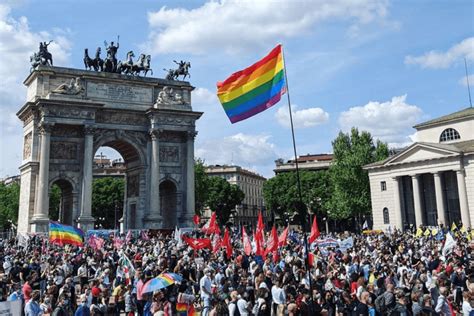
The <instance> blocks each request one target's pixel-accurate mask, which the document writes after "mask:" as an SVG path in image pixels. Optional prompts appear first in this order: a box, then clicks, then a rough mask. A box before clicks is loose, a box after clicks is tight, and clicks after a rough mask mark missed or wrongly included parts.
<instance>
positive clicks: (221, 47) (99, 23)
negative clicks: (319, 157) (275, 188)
mask: <svg viewBox="0 0 474 316" xmlns="http://www.w3.org/2000/svg"><path fill="white" fill-rule="evenodd" d="M117 35H120V45H121V47H120V50H119V56H118V57H119V59H123V58H124V57H125V56H124V54H125V52H126V51H128V50H134V51H135V52H136V53H141V52H144V53H147V54H151V55H152V68H153V69H154V70H155V73H154V75H155V76H159V77H163V76H164V72H161V71H160V70H161V69H162V68H169V67H171V66H173V63H172V60H173V59H184V60H189V61H191V63H192V68H191V76H192V77H191V80H190V82H191V83H192V85H193V86H195V87H196V89H195V91H194V92H193V96H192V98H193V108H194V109H195V110H197V111H203V112H204V115H203V117H202V118H201V120H200V121H199V123H198V125H197V129H198V131H199V134H198V136H197V138H196V155H197V156H198V157H200V158H203V159H205V161H206V162H207V163H211V164H215V163H218V164H229V163H234V164H238V165H241V166H243V167H245V168H249V169H252V170H255V171H257V172H259V173H261V174H263V175H265V176H271V175H272V169H273V168H274V160H275V159H277V158H280V157H281V158H284V159H290V158H292V143H291V134H290V129H289V124H288V111H287V103H286V98H284V99H282V101H280V103H278V104H277V105H275V106H274V107H273V108H271V109H269V110H267V111H265V112H262V113H261V114H259V115H257V116H255V117H253V118H251V119H248V120H246V121H243V122H240V123H237V124H233V125H232V124H230V122H229V121H228V119H227V117H226V115H225V113H224V111H223V110H222V108H221V107H220V105H219V103H218V101H217V98H216V96H215V91H216V88H215V83H216V82H217V81H219V80H223V79H225V78H227V77H228V76H229V75H230V74H231V73H233V72H234V71H237V70H239V69H242V68H245V67H247V66H249V65H250V64H252V63H254V62H255V61H257V60H258V59H260V58H262V57H263V56H264V55H265V54H267V53H268V52H269V51H270V50H271V49H272V48H273V47H274V46H275V45H276V44H277V43H282V44H283V46H284V50H285V57H286V66H287V74H288V81H289V89H290V93H291V100H292V103H293V106H294V109H293V110H294V119H295V124H296V126H297V129H296V140H297V146H298V154H300V155H303V154H307V153H327V152H331V140H332V139H334V137H335V136H336V135H337V133H338V132H339V131H340V130H343V131H347V130H349V129H350V128H351V127H352V126H357V127H359V128H360V129H364V130H369V131H370V132H371V133H372V135H373V136H374V137H375V138H378V139H381V140H383V141H386V142H388V143H389V144H390V145H391V146H403V145H407V144H409V143H410V142H412V141H413V140H416V135H415V133H414V132H415V131H414V130H413V129H412V128H411V126H413V125H414V124H416V123H418V122H421V121H424V120H427V119H430V118H434V117H437V116H440V115H444V114H447V113H450V112H454V111H457V110H461V109H463V108H465V107H467V106H468V105H469V100H468V94H467V87H466V84H465V70H464V60H463V59H464V58H466V60H467V63H468V69H469V72H470V74H471V75H472V74H473V73H474V66H473V64H474V2H472V1H441V0H437V1H386V0H382V1H377V0H360V1H336V0H317V1H294V0H293V1H292V0H279V1H214V2H204V1H151V0H141V1H140V0H136V1H130V0H129V1H97V0H95V1H92V0H91V1H72V0H63V1H56V0H54V1H36V0H22V1H2V0H0V53H1V56H2V57H1V60H0V75H1V77H2V82H1V83H0V101H1V102H0V106H1V107H2V115H1V116H0V152H1V153H0V178H1V177H5V176H7V175H14V174H17V173H18V166H19V165H20V163H21V152H22V149H21V147H22V144H21V142H22V134H21V128H22V126H21V122H20V121H19V120H18V119H17V118H16V117H15V113H16V111H17V110H18V109H19V108H20V107H21V106H22V105H23V103H24V100H25V93H26V92H25V89H24V87H23V86H22V82H23V80H24V78H25V77H26V76H27V74H28V71H29V55H30V54H31V53H33V52H34V51H36V50H37V46H38V42H39V41H42V40H49V39H53V40H54V42H53V44H52V45H51V46H50V51H52V53H53V56H54V58H55V64H56V65H58V66H64V67H73V68H81V69H82V67H83V64H82V57H83V50H84V48H86V47H87V48H89V49H90V50H92V51H94V50H95V48H96V47H97V46H103V41H104V40H107V41H111V40H115V39H116V37H117ZM470 82H471V83H473V84H474V77H471V80H470Z"/></svg>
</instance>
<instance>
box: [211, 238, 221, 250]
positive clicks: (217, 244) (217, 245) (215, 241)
mask: <svg viewBox="0 0 474 316" xmlns="http://www.w3.org/2000/svg"><path fill="white" fill-rule="evenodd" d="M221 247H222V238H221V234H214V237H213V238H212V252H213V253H216V252H218V251H219V249H221Z"/></svg>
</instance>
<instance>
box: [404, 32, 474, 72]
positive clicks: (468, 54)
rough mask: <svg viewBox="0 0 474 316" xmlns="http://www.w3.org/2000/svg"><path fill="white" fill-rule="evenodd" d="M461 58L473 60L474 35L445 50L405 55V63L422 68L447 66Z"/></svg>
mask: <svg viewBox="0 0 474 316" xmlns="http://www.w3.org/2000/svg"><path fill="white" fill-rule="evenodd" d="M463 58H466V59H467V60H470V61H474V37H468V38H466V39H465V40H463V41H462V42H460V43H458V44H456V45H454V46H452V47H451V48H450V49H448V50H447V51H446V52H439V51H434V50H432V51H429V52H428V53H425V54H424V55H422V56H418V57H413V56H406V57H405V64H413V65H420V66H421V67H422V68H433V69H440V68H448V67H450V66H451V65H452V64H454V63H456V62H460V61H462V59H463Z"/></svg>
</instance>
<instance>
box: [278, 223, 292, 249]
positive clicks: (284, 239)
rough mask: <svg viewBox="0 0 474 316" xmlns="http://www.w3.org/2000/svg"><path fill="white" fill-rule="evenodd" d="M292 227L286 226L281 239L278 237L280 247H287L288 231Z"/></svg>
mask: <svg viewBox="0 0 474 316" xmlns="http://www.w3.org/2000/svg"><path fill="white" fill-rule="evenodd" d="M289 228H290V226H286V228H285V229H284V230H283V231H282V232H281V235H280V237H278V246H279V247H282V246H286V239H287V238H288V230H289Z"/></svg>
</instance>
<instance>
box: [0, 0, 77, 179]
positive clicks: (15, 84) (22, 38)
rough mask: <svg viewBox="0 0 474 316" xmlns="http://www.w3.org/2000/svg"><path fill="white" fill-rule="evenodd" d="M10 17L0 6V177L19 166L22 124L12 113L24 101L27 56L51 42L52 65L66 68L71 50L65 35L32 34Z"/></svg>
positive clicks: (8, 9) (21, 20)
mask: <svg viewBox="0 0 474 316" xmlns="http://www.w3.org/2000/svg"><path fill="white" fill-rule="evenodd" d="M10 13H11V7H10V6H9V5H7V4H6V3H3V4H0V56H2V58H0V77H1V78H2V80H1V82H0V95H1V105H2V115H0V135H1V137H0V152H1V154H0V176H3V175H7V174H8V175H13V174H17V173H18V167H19V165H20V163H21V157H20V155H21V147H22V136H21V135H22V124H21V122H20V120H19V119H17V118H16V112H17V111H18V110H19V109H20V107H21V106H22V105H23V103H24V102H25V99H26V89H25V88H24V86H23V84H22V82H23V80H24V79H25V78H26V76H27V75H28V73H29V69H30V55H32V53H33V52H36V51H37V50H38V45H39V42H40V41H49V40H51V39H53V41H54V42H53V43H51V45H50V46H49V47H48V49H49V51H50V52H51V54H52V55H53V61H54V64H55V65H61V64H66V63H67V60H68V59H69V55H70V50H71V46H72V45H71V42H70V41H69V39H68V34H69V31H62V30H59V29H56V30H53V31H51V32H49V31H38V32H34V31H32V30H30V28H29V25H28V19H27V18H26V17H24V16H22V17H20V18H18V19H14V18H13V17H12V16H11V14H10Z"/></svg>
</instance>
